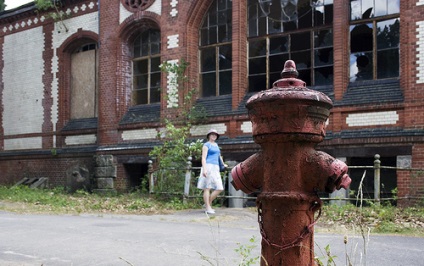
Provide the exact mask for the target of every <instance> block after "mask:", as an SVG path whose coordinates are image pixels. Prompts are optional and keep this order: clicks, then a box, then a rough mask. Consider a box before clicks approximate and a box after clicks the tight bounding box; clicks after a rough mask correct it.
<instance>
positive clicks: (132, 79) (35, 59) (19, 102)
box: [0, 0, 424, 197]
mask: <svg viewBox="0 0 424 266" xmlns="http://www.w3.org/2000/svg"><path fill="white" fill-rule="evenodd" d="M61 2H62V4H63V5H62V6H61V7H60V8H61V11H62V12H63V14H65V15H66V16H65V18H64V19H63V20H62V21H56V22H54V21H53V20H52V19H51V18H49V14H48V13H43V12H36V11H37V10H36V7H35V6H34V4H33V3H29V4H26V5H24V6H21V7H19V8H16V9H13V10H7V11H4V12H2V13H1V14H0V29H1V31H0V35H1V36H0V49H1V51H2V52H1V54H0V56H1V58H0V69H1V74H0V84H1V86H0V96H1V97H0V106H1V108H0V110H1V113H2V115H1V116H0V173H1V174H0V182H1V183H2V184H13V183H15V182H17V181H18V180H20V179H21V178H22V177H33V176H43V177H48V178H49V182H50V183H51V184H53V185H66V184H67V183H68V182H70V180H71V181H72V178H75V177H76V176H78V175H83V176H84V175H85V176H88V177H90V178H94V180H95V181H96V182H94V184H95V185H96V186H98V188H105V189H117V190H120V191H125V190H127V189H130V188H132V187H134V186H137V185H139V184H140V178H139V177H140V176H142V175H143V174H144V173H146V171H147V161H148V160H149V157H148V153H149V151H150V150H151V149H152V147H153V146H154V145H157V144H158V142H157V140H156V138H155V137H156V134H157V132H158V131H160V130H161V129H162V128H163V123H162V122H161V121H163V118H164V117H168V116H173V115H176V114H178V112H179V107H180V106H181V102H182V99H181V94H178V93H177V94H175V93H173V92H174V91H173V90H175V88H174V87H173V86H172V84H168V80H169V76H167V75H166V74H164V73H161V71H160V70H159V64H160V63H161V62H164V61H167V62H175V63H178V62H180V60H182V59H184V60H185V61H187V62H189V64H190V65H189V68H188V72H187V74H188V77H189V78H190V80H193V81H194V83H195V85H196V88H198V98H197V100H196V104H197V105H199V106H203V108H204V109H205V110H206V113H207V121H206V123H205V124H202V125H198V126H194V127H193V129H192V132H191V133H192V135H193V137H194V138H203V137H204V135H205V133H206V132H207V130H208V129H209V128H211V127H213V128H215V129H217V130H218V132H219V133H221V134H222V138H221V139H220V145H221V147H222V149H223V154H224V157H225V160H231V161H241V160H244V159H246V158H247V157H248V156H250V155H251V154H252V153H254V152H256V151H257V150H258V145H256V144H255V143H254V142H253V140H252V137H251V133H252V126H251V123H250V120H249V119H248V116H247V110H246V108H245V106H244V105H245V103H246V100H247V99H248V98H249V97H250V96H251V95H252V94H254V93H255V92H257V91H260V90H264V89H267V88H270V87H272V84H273V82H274V81H276V80H277V79H279V75H280V72H281V70H282V68H283V64H284V62H285V61H286V60H287V59H292V60H294V61H295V62H296V64H297V67H298V71H299V74H300V75H299V78H300V79H302V80H304V81H305V82H306V84H307V86H308V87H309V88H312V89H315V90H318V91H321V92H324V93H326V94H327V95H328V96H329V97H330V98H331V99H332V100H333V103H334V108H333V109H332V112H331V115H330V119H329V125H328V127H327V136H326V139H325V141H324V142H322V143H320V144H319V148H320V149H322V150H324V151H326V152H328V153H329V154H331V155H333V156H334V157H338V158H344V159H345V160H346V161H347V163H348V165H372V164H373V160H374V155H375V154H380V156H381V160H382V165H385V166H404V167H414V168H424V105H423V100H424V92H423V91H424V67H423V64H422V62H423V60H424V44H423V42H422V40H423V38H424V30H423V27H424V15H423V14H424V1H423V0H405V1H400V0H381V1H366V0H351V1H347V0H342V1H333V0H297V1H284V2H282V1H276V0H244V1H239V0H214V1H196V0H186V1H178V0H144V1H130V0H120V1H110V0H101V1H92V0H62V1H61ZM286 2H287V3H286ZM161 88H163V89H161ZM361 175H362V172H361V173H358V174H355V173H351V176H352V177H353V178H354V182H353V189H356V188H355V186H356V187H357V183H358V179H359V178H360V176H361ZM382 178H383V180H382V182H383V184H385V187H384V189H383V192H387V194H388V195H389V194H390V190H391V189H394V188H396V187H397V189H398V195H399V196H401V197H402V196H411V197H422V196H423V193H424V177H423V176H421V175H420V174H419V173H418V174H412V173H411V172H408V171H400V170H398V171H390V172H387V173H386V174H385V176H383V177H382ZM367 186H368V188H369V190H370V191H371V190H372V189H373V187H372V184H371V183H369V184H367ZM370 191H368V192H370Z"/></svg>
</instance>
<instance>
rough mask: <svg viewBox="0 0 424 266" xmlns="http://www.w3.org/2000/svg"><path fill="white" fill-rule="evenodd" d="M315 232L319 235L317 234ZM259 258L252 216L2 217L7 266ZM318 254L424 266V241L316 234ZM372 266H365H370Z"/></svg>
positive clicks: (0, 252) (222, 212) (223, 212)
mask: <svg viewBox="0 0 424 266" xmlns="http://www.w3.org/2000/svg"><path fill="white" fill-rule="evenodd" d="M316 231H320V230H319V228H316ZM252 237H255V238H256V239H257V241H256V242H255V244H256V248H255V249H254V250H253V251H252V257H255V256H258V255H259V254H260V234H259V231H258V226H257V217H256V214H255V213H254V212H252V211H251V210H246V209H226V208H225V209H224V208H223V209H219V210H218V211H217V214H216V215H215V216H213V217H212V216H211V217H208V216H206V215H205V214H204V213H203V212H202V211H200V210H192V211H181V212H177V213H175V214H172V215H153V216H138V215H101V214H100V215H91V214H90V215H78V216H72V215H34V214H30V215H29V214H14V213H9V212H0V265H1V266H37V265H43V266H56V265H57V266H62V265H64V266H65V265H66V266H69V265H75V266H97V265H98V266H100V265H111V266H115V265H116V266H120V265H134V266H139V265H155V266H156V265H159V266H161V265H190V266H191V265H196V266H197V265H239V263H240V260H241V256H240V253H239V252H236V251H234V249H235V248H237V247H238V245H237V243H241V244H243V245H248V244H250V242H249V239H250V238H252ZM315 241H316V242H317V245H316V247H315V253H316V254H317V255H318V256H319V257H321V256H322V255H321V253H320V250H324V247H325V246H326V245H328V244H329V245H330V247H331V250H332V253H333V254H335V255H337V256H338V258H336V265H338V266H340V265H345V261H346V256H345V254H348V255H349V257H350V258H351V260H352V261H353V265H372V266H390V265H405V266H407V265H411V266H412V265H414V266H417V265H424V260H423V258H424V257H423V255H422V254H424V238H414V237H393V236H371V237H370V240H369V244H368V248H367V249H366V250H367V252H368V254H367V255H366V259H365V256H364V254H363V241H362V238H361V237H359V236H358V235H352V234H351V235H349V242H348V245H347V246H346V247H345V245H344V244H343V235H338V234H325V233H319V232H318V233H316V234H315ZM365 262H366V263H365Z"/></svg>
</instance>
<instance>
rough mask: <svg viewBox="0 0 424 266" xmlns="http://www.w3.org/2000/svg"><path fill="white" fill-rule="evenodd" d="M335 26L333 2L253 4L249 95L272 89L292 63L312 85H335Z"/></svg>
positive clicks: (303, 0) (250, 7) (250, 8)
mask: <svg viewBox="0 0 424 266" xmlns="http://www.w3.org/2000/svg"><path fill="white" fill-rule="evenodd" d="M332 23H333V1H332V0H312V1H310V0H298V1H285V2H284V3H283V2H281V1H275V0H269V1H264V0H261V1H257V0H249V1H248V26H249V30H248V37H249V62H248V67H249V77H248V78H249V92H255V91H260V90H264V89H267V88H270V87H272V84H273V83H274V82H275V81H277V80H278V79H279V78H280V73H281V71H282V70H283V67H284V63H285V61H286V60H288V59H292V60H294V61H295V63H296V66H297V69H298V71H299V78H300V79H303V80H304V81H305V82H306V83H307V84H308V85H311V86H315V85H332V82H333V73H332V72H333V33H332ZM330 72H331V73H330Z"/></svg>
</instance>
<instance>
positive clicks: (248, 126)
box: [240, 121, 253, 133]
mask: <svg viewBox="0 0 424 266" xmlns="http://www.w3.org/2000/svg"><path fill="white" fill-rule="evenodd" d="M240 129H241V131H242V132H243V133H252V132H253V129H252V122H250V121H244V122H243V123H242V124H241V126H240Z"/></svg>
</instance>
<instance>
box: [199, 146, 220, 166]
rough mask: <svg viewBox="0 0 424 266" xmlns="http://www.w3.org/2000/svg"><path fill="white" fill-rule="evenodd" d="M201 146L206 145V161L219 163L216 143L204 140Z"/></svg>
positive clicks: (218, 151)
mask: <svg viewBox="0 0 424 266" xmlns="http://www.w3.org/2000/svg"><path fill="white" fill-rule="evenodd" d="M203 146H206V147H208V154H207V155H206V163H210V164H216V165H219V161H218V160H219V156H220V155H221V151H220V150H219V147H218V144H216V145H212V144H211V143H210V142H206V143H205V144H203Z"/></svg>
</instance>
